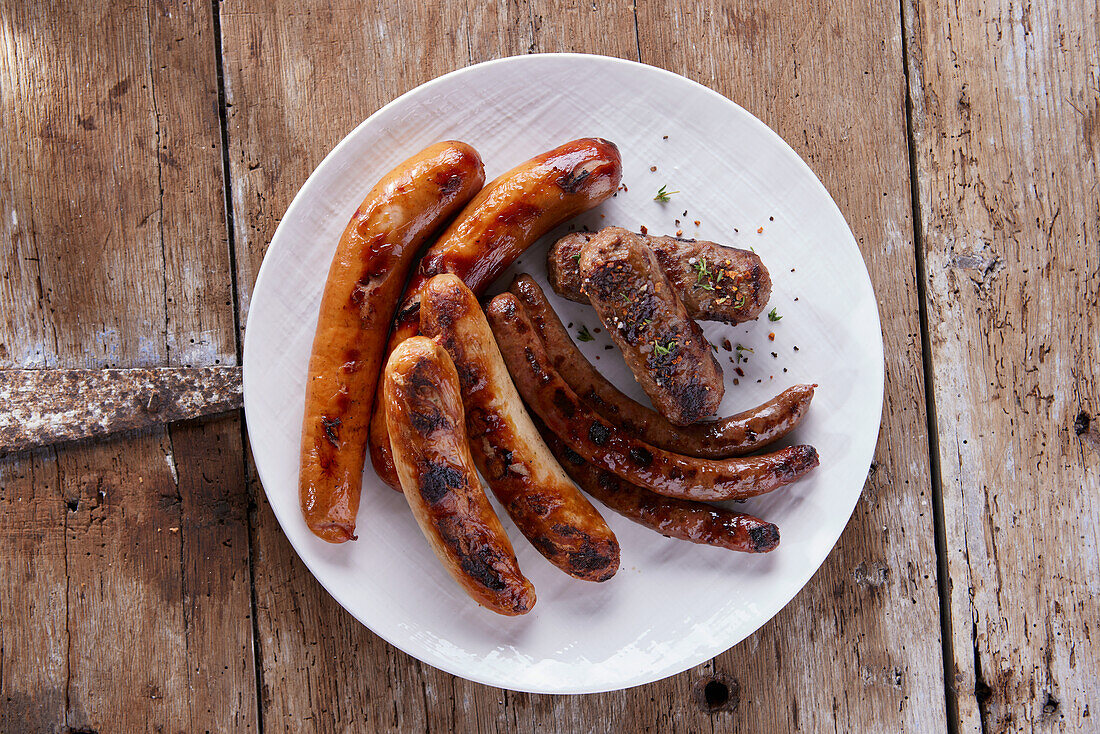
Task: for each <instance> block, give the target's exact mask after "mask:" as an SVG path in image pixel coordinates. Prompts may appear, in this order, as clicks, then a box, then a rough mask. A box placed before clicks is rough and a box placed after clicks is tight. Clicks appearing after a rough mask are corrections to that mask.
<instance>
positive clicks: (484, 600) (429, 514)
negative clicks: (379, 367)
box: [382, 337, 535, 615]
mask: <svg viewBox="0 0 1100 734" xmlns="http://www.w3.org/2000/svg"><path fill="white" fill-rule="evenodd" d="M382 387H383V393H384V398H383V399H384V403H385V416H386V421H387V422H388V424H389V428H390V435H391V440H392V445H393V456H394V461H395V465H396V469H397V474H398V476H399V477H400V481H401V486H402V488H403V489H404V492H405V499H406V500H407V501H408V503H409V507H410V508H411V509H412V512H413V515H414V516H415V517H416V522H417V524H418V525H419V526H420V530H421V531H422V532H423V533H424V537H425V538H427V539H428V543H429V544H430V545H431V547H432V550H433V551H434V552H435V555H436V557H438V558H439V560H440V561H441V562H442V563H443V565H444V567H445V568H446V569H447V571H448V572H449V573H450V574H451V576H452V577H453V578H454V579H455V581H457V582H458V583H459V585H460V586H462V588H463V589H464V590H465V591H466V593H467V594H469V595H470V596H471V597H472V598H473V599H474V600H475V601H476V602H477V603H478V604H481V605H482V606H484V607H486V608H488V609H491V610H492V611H494V612H497V613H498V614H506V615H516V614H525V613H527V612H529V611H530V610H531V607H533V606H534V604H535V589H534V587H533V586H532V585H531V582H530V581H528V580H527V579H526V578H525V577H524V575H523V574H522V573H521V572H520V569H519V564H518V563H517V562H516V556H515V553H514V552H513V550H512V544H511V543H510V542H509V541H508V536H507V535H506V534H505V532H504V528H503V527H502V526H501V524H500V520H499V518H497V516H496V513H495V512H493V508H492V505H490V504H489V498H488V497H486V496H485V491H484V490H483V489H482V488H481V482H480V480H479V479H478V476H477V470H476V469H475V468H474V463H473V459H472V458H471V456H470V450H469V448H468V446H467V442H466V427H465V420H464V416H463V410H462V397H461V394H460V389H459V384H458V373H457V372H456V371H455V366H454V364H453V363H452V362H451V358H450V357H449V356H447V352H446V351H444V349H443V348H442V347H440V346H439V345H438V344H436V343H435V342H433V341H432V340H430V339H427V338H425V337H415V338H412V339H409V340H406V341H405V342H403V343H402V344H401V345H400V347H399V348H398V349H396V350H394V352H393V354H392V355H391V356H390V359H389V361H388V362H387V363H386V370H385V376H384V379H383V386H382Z"/></svg>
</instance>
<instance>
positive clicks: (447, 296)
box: [420, 275, 619, 581]
mask: <svg viewBox="0 0 1100 734" xmlns="http://www.w3.org/2000/svg"><path fill="white" fill-rule="evenodd" d="M420 332H421V333H422V334H424V335H425V336H429V337H433V338H434V339H435V341H436V342H437V343H438V344H439V345H440V346H442V347H443V348H444V349H446V350H447V353H448V354H449V355H450V356H451V359H452V360H453V361H454V364H455V368H456V369H457V370H458V378H459V383H460V384H461V387H462V403H463V406H464V407H465V410H466V433H467V436H468V437H469V442H470V453H471V454H472V455H473V457H474V463H475V464H477V468H478V470H479V471H480V472H481V475H482V476H483V477H485V480H486V482H487V483H488V485H489V488H490V489H491V490H493V494H495V495H496V496H497V499H498V500H500V503H501V504H502V505H503V506H504V509H505V510H507V512H508V514H509V516H511V518H512V520H513V521H514V522H515V523H516V527H517V528H519V530H520V532H521V533H523V534H524V536H525V537H526V538H527V539H528V540H529V541H531V544H532V545H534V546H535V548H537V549H538V551H539V552H540V553H542V554H543V555H544V556H546V558H547V560H549V561H550V562H551V563H553V564H554V565H555V566H557V567H558V568H560V569H561V570H562V571H565V572H566V573H567V574H569V575H570V576H574V577H576V578H579V579H584V580H586V581H606V580H607V579H609V578H611V577H612V576H614V575H615V571H617V570H618V567H619V543H618V541H617V540H616V539H615V534H614V533H613V532H611V528H609V527H608V526H607V523H606V522H604V519H603V518H602V517H601V516H600V513H599V512H597V511H596V508H595V507H593V506H592V503H590V502H589V501H588V500H587V499H586V498H585V497H584V495H583V494H581V493H580V492H579V491H578V490H577V488H576V486H575V485H574V484H573V482H572V481H570V480H569V477H568V476H567V475H566V474H565V472H564V471H563V470H562V468H561V466H560V465H559V464H558V462H557V461H555V460H554V457H553V456H552V455H551V454H550V450H549V449H548V448H547V447H546V444H545V443H543V441H542V438H541V437H540V436H539V433H538V430H537V429H536V428H535V426H534V424H532V423H531V418H530V416H528V415H527V411H526V410H524V408H523V401H522V400H521V399H520V397H519V394H518V393H517V392H516V388H515V386H514V385H513V384H512V378H511V377H509V376H508V368H507V367H505V366H504V360H503V359H502V358H501V356H500V350H498V349H497V345H496V341H495V340H494V338H493V332H492V331H491V330H490V329H489V323H488V322H487V321H486V320H485V314H484V313H483V312H482V310H481V306H479V305H478V302H477V297H476V296H475V295H474V294H473V292H471V291H470V289H469V288H467V287H466V286H465V285H464V284H463V282H462V280H461V279H460V278H458V276H455V275H437V276H435V277H434V278H432V279H431V280H429V281H428V284H427V286H425V288H424V291H423V294H422V297H421V300H420Z"/></svg>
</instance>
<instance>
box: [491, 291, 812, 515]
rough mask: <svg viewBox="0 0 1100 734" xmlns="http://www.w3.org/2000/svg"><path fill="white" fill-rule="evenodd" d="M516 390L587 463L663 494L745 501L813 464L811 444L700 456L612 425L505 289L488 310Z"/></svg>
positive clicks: (807, 469)
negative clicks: (585, 398)
mask: <svg viewBox="0 0 1100 734" xmlns="http://www.w3.org/2000/svg"><path fill="white" fill-rule="evenodd" d="M487 315H488V317H489V324H490V325H491V326H492V329H493V333H494V334H495V335H496V339H497V344H498V345H499V346H500V351H501V356H503V357H504V362H505V364H507V365H508V371H509V372H511V374H512V379H513V380H514V381H515V385H516V388H517V389H518V390H519V393H520V395H522V396H523V399H524V401H525V402H526V403H527V405H528V406H529V407H530V408H531V409H532V410H533V411H534V412H535V413H536V414H537V415H538V416H539V418H541V419H542V421H543V422H544V423H545V424H546V426H547V428H548V429H549V430H550V431H551V432H553V433H554V434H555V435H557V436H560V437H561V438H562V440H563V441H565V443H566V444H568V446H569V448H571V449H573V450H574V451H576V452H577V453H578V454H580V455H581V456H582V457H583V458H584V459H585V460H586V461H590V462H592V463H593V464H595V465H597V466H599V467H600V468H601V469H606V470H607V471H610V472H614V473H615V474H616V475H618V476H620V477H622V478H623V479H625V480H627V481H628V482H630V483H631V484H636V485H639V486H641V487H645V488H646V489H649V490H652V491H654V492H656V493H658V494H663V495H665V496H667V497H679V498H681V499H689V500H730V499H743V498H745V497H752V496H754V495H758V494H764V493H765V492H770V491H772V490H774V489H776V488H778V487H781V486H783V485H785V484H790V483H791V482H793V481H795V480H796V479H798V478H799V477H801V476H802V475H804V474H806V473H807V472H808V471H810V470H811V469H813V468H814V467H815V466H817V464H818V456H817V451H816V450H815V449H814V447H813V446H790V447H787V448H784V449H781V450H779V451H776V452H775V453H771V454H766V455H764V456H752V457H742V458H735V459H720V460H711V459H698V458H693V457H687V456H683V455H682V454H674V453H672V452H669V451H665V450H664V449H659V448H657V447H655V446H651V445H649V444H647V443H645V442H643V441H639V440H637V439H635V438H632V437H631V436H629V435H627V434H626V433H625V432H624V431H620V430H619V429H617V428H615V427H614V426H612V425H611V424H610V423H608V422H607V421H606V420H604V419H603V418H601V417H600V416H599V415H598V414H597V413H595V412H594V411H592V410H591V409H589V408H588V406H586V405H585V404H584V403H583V402H582V401H581V399H580V398H578V397H577V394H576V393H575V392H573V389H572V388H570V387H569V385H567V384H566V382H565V381H564V380H563V379H562V378H561V375H559V374H558V373H557V370H555V369H554V368H553V366H551V364H550V361H549V359H548V357H547V356H546V350H545V348H544V347H543V346H542V342H541V341H540V340H539V338H538V334H537V332H536V331H535V327H534V325H533V324H532V323H531V321H530V319H529V318H528V316H527V314H526V313H525V312H524V311H523V305H522V304H521V303H520V302H519V301H518V300H517V299H516V297H515V296H513V295H512V294H511V293H502V294H500V295H499V296H497V297H496V298H494V299H493V300H492V302H491V303H490V304H489V309H488V311H487Z"/></svg>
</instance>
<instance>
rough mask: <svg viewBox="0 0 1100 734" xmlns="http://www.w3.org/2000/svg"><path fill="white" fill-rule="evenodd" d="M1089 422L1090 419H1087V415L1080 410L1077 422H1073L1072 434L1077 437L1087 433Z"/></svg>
mask: <svg viewBox="0 0 1100 734" xmlns="http://www.w3.org/2000/svg"><path fill="white" fill-rule="evenodd" d="M1091 421H1092V419H1091V418H1090V417H1089V414H1088V413H1086V412H1085V411H1083V410H1082V411H1081V412H1080V413H1078V414H1077V420H1075V421H1074V422H1073V432H1074V433H1076V434H1077V435H1078V436H1081V435H1083V434H1085V433H1088V431H1089V423H1090V422H1091Z"/></svg>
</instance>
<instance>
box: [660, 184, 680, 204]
mask: <svg viewBox="0 0 1100 734" xmlns="http://www.w3.org/2000/svg"><path fill="white" fill-rule="evenodd" d="M678 193H680V192H679V191H666V190H665V187H664V186H662V187H661V188H660V189H658V190H657V195H656V196H654V197H653V200H654V201H660V202H662V203H664V202H666V201H668V200H669V199H670V198H671V197H672V195H673V194H678Z"/></svg>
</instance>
